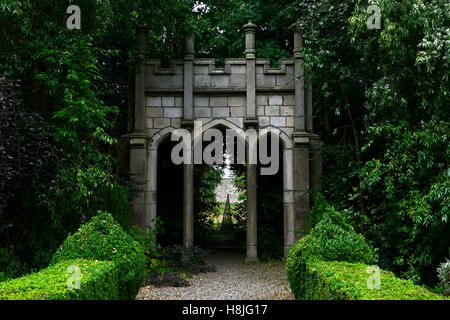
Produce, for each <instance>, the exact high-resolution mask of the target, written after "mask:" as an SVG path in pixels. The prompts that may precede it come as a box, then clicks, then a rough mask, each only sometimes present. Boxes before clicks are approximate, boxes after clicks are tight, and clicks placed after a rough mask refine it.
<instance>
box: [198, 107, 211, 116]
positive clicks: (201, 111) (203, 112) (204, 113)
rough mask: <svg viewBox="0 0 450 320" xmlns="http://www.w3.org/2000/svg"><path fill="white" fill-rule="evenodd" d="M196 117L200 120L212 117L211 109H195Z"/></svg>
mask: <svg viewBox="0 0 450 320" xmlns="http://www.w3.org/2000/svg"><path fill="white" fill-rule="evenodd" d="M195 116H196V117H200V118H208V117H211V108H195Z"/></svg>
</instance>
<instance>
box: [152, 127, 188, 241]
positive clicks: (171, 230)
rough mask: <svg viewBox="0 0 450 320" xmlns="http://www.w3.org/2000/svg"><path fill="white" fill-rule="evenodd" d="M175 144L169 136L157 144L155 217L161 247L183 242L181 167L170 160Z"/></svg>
mask: <svg viewBox="0 0 450 320" xmlns="http://www.w3.org/2000/svg"><path fill="white" fill-rule="evenodd" d="M177 143H178V142H177V141H171V140H170V135H169V136H167V137H164V138H163V140H162V141H161V142H160V143H159V145H158V151H157V154H158V156H157V197H156V199H157V206H156V208H157V211H156V212H157V214H156V216H157V220H159V221H161V222H162V229H163V230H164V231H163V232H161V233H159V234H158V235H157V241H158V243H159V244H160V245H161V246H163V247H164V246H169V245H174V244H182V242H183V165H182V164H179V165H176V164H174V163H173V161H172V159H171V152H172V148H173V147H174V146H175V145H176V144H177Z"/></svg>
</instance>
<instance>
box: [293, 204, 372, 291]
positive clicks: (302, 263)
mask: <svg viewBox="0 0 450 320" xmlns="http://www.w3.org/2000/svg"><path fill="white" fill-rule="evenodd" d="M323 207H324V208H325V210H324V211H323V213H322V218H321V219H320V220H319V221H318V222H317V224H316V225H315V227H314V228H312V229H311V230H310V232H309V233H308V234H307V235H306V236H304V237H303V238H302V239H300V240H299V241H297V243H295V244H294V245H293V246H292V247H291V249H290V251H289V256H288V258H287V259H286V270H287V277H288V280H289V283H290V286H291V290H292V292H293V294H294V295H295V296H296V297H297V299H300V298H304V297H307V296H308V295H309V294H310V293H311V292H313V291H314V290H313V289H314V288H313V287H312V286H307V285H305V283H307V282H308V281H310V276H311V275H310V273H309V267H308V263H309V262H310V261H315V260H321V261H348V262H361V263H365V264H371V263H373V262H374V261H375V259H374V252H373V249H372V248H371V247H370V246H369V244H368V243H367V241H366V239H364V237H363V236H362V235H361V234H358V233H356V232H355V230H354V229H353V227H352V226H351V225H350V224H349V223H348V222H347V221H346V218H345V216H344V215H343V214H342V213H340V212H338V211H336V210H335V209H334V208H333V207H330V206H329V205H327V204H326V203H325V204H324V202H323V201H318V202H316V205H315V208H314V209H313V210H315V211H316V212H317V211H318V210H319V208H323Z"/></svg>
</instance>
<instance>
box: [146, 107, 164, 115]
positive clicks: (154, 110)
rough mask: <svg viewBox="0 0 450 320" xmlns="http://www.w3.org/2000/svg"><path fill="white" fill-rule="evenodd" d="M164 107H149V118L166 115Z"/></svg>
mask: <svg viewBox="0 0 450 320" xmlns="http://www.w3.org/2000/svg"><path fill="white" fill-rule="evenodd" d="M163 110H164V109H163V108H148V107H147V110H146V116H147V117H149V118H155V117H164V111H163Z"/></svg>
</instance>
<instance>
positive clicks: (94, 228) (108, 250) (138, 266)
mask: <svg viewBox="0 0 450 320" xmlns="http://www.w3.org/2000/svg"><path fill="white" fill-rule="evenodd" d="M144 250H145V249H144V248H143V247H142V245H141V244H139V243H138V242H137V241H136V240H135V239H134V238H133V237H132V236H130V235H129V234H128V233H126V232H125V231H124V230H123V229H122V227H121V226H120V225H119V224H118V223H116V222H115V221H114V219H113V217H112V216H111V214H109V213H107V212H99V214H98V215H97V216H95V217H93V218H92V219H91V221H89V222H88V223H86V224H84V225H82V226H81V228H80V229H79V230H78V231H77V232H76V233H74V234H73V235H70V236H68V237H67V238H66V240H64V242H63V244H62V245H61V247H60V248H59V249H58V250H57V251H56V253H55V254H54V256H53V258H52V261H51V264H54V263H57V262H59V261H64V260H68V259H74V258H84V259H91V260H103V261H112V262H114V264H115V265H116V266H117V269H118V271H119V275H118V277H119V297H120V298H121V299H135V298H136V294H137V293H138V291H139V289H140V287H141V285H142V284H143V282H144V280H145V274H146V259H145V255H144Z"/></svg>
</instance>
